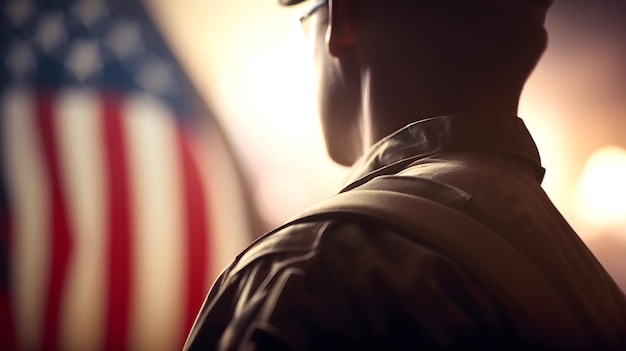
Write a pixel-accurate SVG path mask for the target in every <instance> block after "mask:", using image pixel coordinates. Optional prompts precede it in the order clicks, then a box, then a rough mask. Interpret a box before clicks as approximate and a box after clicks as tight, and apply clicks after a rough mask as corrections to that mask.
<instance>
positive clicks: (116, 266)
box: [102, 96, 133, 351]
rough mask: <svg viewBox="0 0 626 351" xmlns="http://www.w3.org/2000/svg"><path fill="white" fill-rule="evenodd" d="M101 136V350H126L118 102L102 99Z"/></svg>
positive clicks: (125, 209) (127, 267) (127, 230)
mask: <svg viewBox="0 0 626 351" xmlns="http://www.w3.org/2000/svg"><path fill="white" fill-rule="evenodd" d="M103 101H104V103H103V107H102V109H103V114H102V121H103V132H104V141H105V142H104V144H105V160H106V167H105V168H106V170H107V176H108V177H107V178H108V194H109V199H108V216H109V218H108V223H109V230H108V236H107V237H108V271H107V285H108V291H107V317H106V327H105V328H106V329H105V335H104V338H105V339H104V350H116V351H122V350H125V349H127V348H128V344H127V338H128V325H129V323H128V321H129V310H130V299H131V289H132V256H131V253H132V249H133V247H132V233H131V216H130V211H131V198H130V192H129V180H128V174H129V173H128V168H127V165H128V162H127V155H126V142H125V139H124V127H123V123H122V118H123V116H122V113H121V111H120V104H121V98H120V97H117V96H108V97H106V98H104V99H103Z"/></svg>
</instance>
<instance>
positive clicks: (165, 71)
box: [135, 58, 174, 95]
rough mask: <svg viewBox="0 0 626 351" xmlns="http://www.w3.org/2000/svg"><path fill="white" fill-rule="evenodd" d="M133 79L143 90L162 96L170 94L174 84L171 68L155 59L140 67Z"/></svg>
mask: <svg viewBox="0 0 626 351" xmlns="http://www.w3.org/2000/svg"><path fill="white" fill-rule="evenodd" d="M135 78H136V79H137V82H139V84H141V85H142V86H143V87H144V89H146V90H148V91H151V92H153V93H155V94H162V95H165V94H167V93H168V92H170V91H171V90H172V88H173V83H174V80H173V77H172V70H171V67H170V66H169V65H168V64H167V63H165V62H163V61H162V60H160V59H157V58H153V59H150V60H149V61H148V62H147V63H145V64H144V65H142V67H141V69H140V71H139V73H138V74H137V75H136V76H135Z"/></svg>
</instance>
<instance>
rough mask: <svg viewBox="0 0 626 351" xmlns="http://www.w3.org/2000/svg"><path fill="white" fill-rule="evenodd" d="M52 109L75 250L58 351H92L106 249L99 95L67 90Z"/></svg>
mask: <svg viewBox="0 0 626 351" xmlns="http://www.w3.org/2000/svg"><path fill="white" fill-rule="evenodd" d="M56 110H57V111H58V112H57V126H58V127H57V130H58V132H59V134H58V135H59V137H58V138H59V150H60V154H61V157H60V161H61V162H62V164H61V170H62V171H63V172H62V173H63V181H64V184H65V189H66V198H67V203H68V210H69V214H70V220H71V224H72V228H73V234H74V248H75V249H74V252H73V254H72V260H71V265H70V270H69V276H68V281H67V287H66V290H65V296H64V302H63V308H62V311H63V312H62V318H61V321H62V323H61V336H60V338H61V339H60V346H61V349H63V350H96V349H99V348H100V346H101V345H102V330H103V325H104V323H103V321H104V302H105V286H104V277H105V271H106V270H105V257H104V253H105V250H104V248H106V245H107V242H106V241H105V230H106V222H105V203H106V202H105V199H106V195H105V179H104V178H105V169H104V167H103V161H104V160H103V158H104V150H103V144H104V143H103V136H102V129H101V112H102V111H101V109H100V103H99V96H98V95H97V94H95V93H92V92H90V91H88V90H84V91H83V90H68V91H66V92H63V93H62V94H60V95H59V99H58V104H57V109H56ZM86 311H89V312H88V313H86Z"/></svg>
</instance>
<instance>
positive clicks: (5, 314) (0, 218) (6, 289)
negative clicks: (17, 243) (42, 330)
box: [0, 208, 17, 350]
mask: <svg viewBox="0 0 626 351" xmlns="http://www.w3.org/2000/svg"><path fill="white" fill-rule="evenodd" d="M0 233H4V235H2V234H0V240H3V242H2V243H0V250H3V252H1V253H0V260H2V259H4V260H5V262H0V265H4V267H2V269H6V270H7V271H6V272H2V274H6V276H5V277H4V278H5V279H6V281H0V350H17V340H16V334H15V324H14V323H15V320H14V318H15V316H14V314H13V307H12V306H13V305H12V304H11V280H10V278H11V268H10V264H11V256H10V255H11V239H12V238H11V234H12V233H11V222H10V212H9V209H8V208H5V209H4V211H2V213H0Z"/></svg>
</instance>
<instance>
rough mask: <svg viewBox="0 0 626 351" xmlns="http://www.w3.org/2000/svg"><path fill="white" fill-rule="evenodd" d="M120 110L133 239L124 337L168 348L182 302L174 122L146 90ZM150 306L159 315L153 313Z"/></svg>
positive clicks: (179, 324) (137, 344)
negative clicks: (132, 280) (127, 323)
mask: <svg viewBox="0 0 626 351" xmlns="http://www.w3.org/2000/svg"><path fill="white" fill-rule="evenodd" d="M123 111H124V112H123V113H124V115H125V117H126V118H125V119H124V123H125V132H126V138H127V142H128V157H129V168H130V181H131V184H132V187H131V189H132V195H131V197H132V198H133V203H134V206H133V208H132V213H133V218H134V220H135V223H134V226H133V236H134V240H135V245H136V247H135V251H134V257H135V258H134V261H133V267H134V270H135V282H136V284H135V286H134V289H133V295H132V297H131V301H132V309H131V311H132V312H131V317H130V319H131V329H130V330H131V335H130V336H129V341H130V345H131V348H133V349H137V350H139V349H146V350H173V349H176V347H177V346H179V345H178V344H177V343H178V338H179V335H180V333H181V332H182V328H183V327H184V323H183V316H184V315H183V313H184V306H185V304H184V301H183V299H184V297H183V290H184V279H185V274H184V272H183V264H184V258H183V256H184V251H183V250H184V244H183V240H185V234H184V222H183V209H182V206H183V187H182V185H181V181H182V179H181V176H180V168H179V164H180V156H179V152H178V147H177V146H178V144H177V142H176V138H177V133H176V128H177V125H176V121H175V120H174V118H173V117H174V116H173V115H172V111H171V110H170V109H169V108H168V107H167V106H166V105H164V104H163V103H162V102H161V101H159V100H157V99H154V98H153V97H150V96H149V95H144V94H138V95H131V96H129V97H128V99H127V101H126V104H125V106H124V109H123ZM155 306H159V310H160V313H161V316H163V318H154V308H155ZM155 334H158V335H159V339H160V340H157V339H156V338H154V337H153V336H154V335H155Z"/></svg>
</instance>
